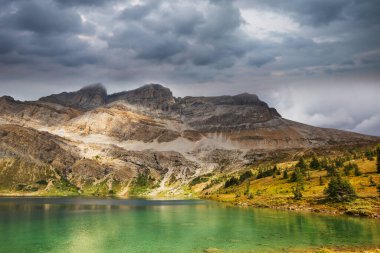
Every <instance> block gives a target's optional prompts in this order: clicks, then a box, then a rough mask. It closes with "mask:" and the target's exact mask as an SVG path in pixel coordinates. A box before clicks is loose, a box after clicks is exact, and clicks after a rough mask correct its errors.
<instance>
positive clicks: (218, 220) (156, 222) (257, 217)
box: [0, 198, 380, 253]
mask: <svg viewBox="0 0 380 253" xmlns="http://www.w3.org/2000/svg"><path fill="white" fill-rule="evenodd" d="M340 245H345V246H348V245H353V246H360V245H366V246H369V245H372V246H373V245H374V246H380V221H378V220H373V219H360V218H350V217H331V216H322V215H316V214H301V213H291V212H285V211H275V210H268V209H253V208H238V207H230V206H225V205H223V204H219V203H215V202H209V201H202V200H132V199H131V200H118V199H91V198H0V252H12V253H13V252H81V253H87V252H91V253H92V252H128V253H129V252H204V251H205V250H206V249H211V248H215V249H219V250H220V251H221V252H278V251H282V250H289V249H293V248H311V247H318V246H340Z"/></svg>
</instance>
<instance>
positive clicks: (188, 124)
mask: <svg viewBox="0 0 380 253" xmlns="http://www.w3.org/2000/svg"><path fill="white" fill-rule="evenodd" d="M0 137H1V141H0V183H1V184H0V191H11V192H29V193H30V192H32V193H33V192H34V193H35V194H52V195H55V194H78V193H83V194H94V195H107V194H118V195H122V196H124V195H126V194H142V193H148V194H152V195H155V194H165V195H167V194H180V193H185V192H188V191H189V190H188V189H189V187H188V186H189V184H191V182H192V180H195V179H196V178H200V177H201V176H202V175H210V174H212V173H222V174H228V173H232V172H234V171H239V170H242V169H244V168H246V166H248V165H250V164H258V163H264V162H265V161H272V160H276V161H281V160H286V159H289V157H293V156H294V155H297V154H300V153H304V152H309V153H310V152H322V153H323V152H325V153H326V152H335V151H336V150H341V149H349V148H356V147H360V146H365V145H372V144H375V143H377V142H380V138H379V137H373V136H367V135H362V134H357V133H352V132H347V131H341V130H335V129H327V128H318V127H313V126H309V125H305V124H301V123H297V122H294V121H291V120H287V119H284V118H282V117H281V115H280V114H279V113H278V112H277V111H276V109H275V108H271V107H269V106H268V105H267V104H266V103H265V102H263V101H261V100H260V99H259V98H258V96H257V95H254V94H248V93H243V94H239V95H235V96H216V97H184V98H177V97H174V96H173V94H172V92H171V91H170V89H168V88H166V87H163V86H162V85H159V84H148V85H145V86H142V87H140V88H137V89H134V90H130V91H123V92H119V93H115V94H110V95H108V94H107V91H106V89H105V88H104V86H102V85H100V84H95V85H90V86H87V87H84V88H82V89H80V90H79V91H76V92H63V93H60V94H56V95H50V96H47V97H43V98H41V99H39V100H38V101H27V102H21V101H16V100H14V99H13V98H11V97H7V96H4V97H1V98H0Z"/></svg>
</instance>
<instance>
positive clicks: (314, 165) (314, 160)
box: [309, 156, 321, 170]
mask: <svg viewBox="0 0 380 253" xmlns="http://www.w3.org/2000/svg"><path fill="white" fill-rule="evenodd" d="M309 166H310V168H311V169H314V170H317V169H320V168H321V164H320V162H319V160H318V158H317V157H316V156H313V158H311V161H310V165H309Z"/></svg>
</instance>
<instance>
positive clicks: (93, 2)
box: [54, 0, 114, 7]
mask: <svg viewBox="0 0 380 253" xmlns="http://www.w3.org/2000/svg"><path fill="white" fill-rule="evenodd" d="M54 1H55V2H57V3H58V4H60V5H61V6H66V7H78V6H104V5H105V4H109V3H111V2H114V0H54Z"/></svg>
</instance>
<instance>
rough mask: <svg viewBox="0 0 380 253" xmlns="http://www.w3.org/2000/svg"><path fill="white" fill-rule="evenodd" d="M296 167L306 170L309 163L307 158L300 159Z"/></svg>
mask: <svg viewBox="0 0 380 253" xmlns="http://www.w3.org/2000/svg"><path fill="white" fill-rule="evenodd" d="M296 168H299V169H300V170H301V171H302V172H305V171H306V169H307V164H306V162H305V159H303V157H301V158H300V159H299V160H298V163H297V164H296Z"/></svg>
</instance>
